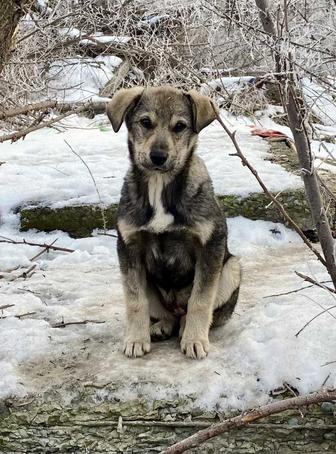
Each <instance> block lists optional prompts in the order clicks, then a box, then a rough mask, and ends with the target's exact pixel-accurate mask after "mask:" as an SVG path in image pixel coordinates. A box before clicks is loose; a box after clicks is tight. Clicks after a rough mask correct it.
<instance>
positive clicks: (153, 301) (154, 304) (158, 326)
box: [147, 286, 177, 341]
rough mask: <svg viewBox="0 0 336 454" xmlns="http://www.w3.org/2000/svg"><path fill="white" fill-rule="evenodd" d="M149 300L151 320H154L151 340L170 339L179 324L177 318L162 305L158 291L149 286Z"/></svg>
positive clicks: (151, 328)
mask: <svg viewBox="0 0 336 454" xmlns="http://www.w3.org/2000/svg"><path fill="white" fill-rule="evenodd" d="M147 298H148V302H149V314H150V318H151V320H153V323H152V325H151V327H150V334H151V339H152V340H153V341H160V340H164V339H168V338H169V337H170V336H171V335H172V332H173V330H174V327H175V325H176V324H177V318H176V317H175V316H174V315H173V314H172V313H171V312H169V311H168V310H167V309H166V308H165V307H164V306H163V305H162V303H161V301H160V296H159V294H158V291H157V290H156V289H154V288H152V287H149V286H148V288H147Z"/></svg>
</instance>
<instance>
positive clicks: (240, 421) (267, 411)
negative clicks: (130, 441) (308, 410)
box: [160, 389, 336, 454]
mask: <svg viewBox="0 0 336 454" xmlns="http://www.w3.org/2000/svg"><path fill="white" fill-rule="evenodd" d="M333 400H336V389H330V390H327V389H325V390H321V391H318V392H316V393H312V394H307V395H303V396H298V397H292V398H290V399H284V400H281V401H276V402H272V403H271V404H268V405H264V406H262V407H260V408H258V409H257V410H252V411H250V412H248V413H245V414H244V413H243V414H241V415H239V416H236V417H234V418H230V419H226V420H225V421H223V422H221V423H218V424H214V425H213V426H210V427H208V428H207V429H204V430H200V431H199V432H196V433H195V434H194V435H191V436H190V437H188V438H185V439H184V440H182V441H179V442H178V443H176V444H174V445H172V446H170V447H169V448H167V449H165V450H164V451H162V452H161V453H160V454H180V453H182V452H185V451H187V450H188V449H191V448H194V447H195V446H199V445H200V444H202V443H204V442H205V441H207V440H209V439H210V438H213V437H217V436H218V435H221V434H222V433H224V432H228V431H230V430H231V429H238V428H241V427H244V426H247V425H249V424H250V423H252V422H253V421H257V420H258V419H262V418H265V417H267V416H270V415H274V414H277V413H282V412H284V411H287V410H291V409H294V408H302V407H305V406H307V405H312V404H316V403H320V402H329V401H333Z"/></svg>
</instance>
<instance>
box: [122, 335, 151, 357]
mask: <svg viewBox="0 0 336 454" xmlns="http://www.w3.org/2000/svg"><path fill="white" fill-rule="evenodd" d="M148 352H150V340H149V339H147V338H144V339H132V338H126V339H125V341H124V353H125V355H126V356H128V357H129V358H137V357H138V356H143V355H144V354H145V353H148Z"/></svg>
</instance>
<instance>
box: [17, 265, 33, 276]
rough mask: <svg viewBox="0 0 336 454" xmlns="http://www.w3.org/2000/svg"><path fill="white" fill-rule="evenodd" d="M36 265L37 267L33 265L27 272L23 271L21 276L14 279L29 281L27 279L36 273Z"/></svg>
mask: <svg viewBox="0 0 336 454" xmlns="http://www.w3.org/2000/svg"><path fill="white" fill-rule="evenodd" d="M36 266H37V265H36V264H35V265H32V266H31V267H30V268H28V270H26V271H23V273H21V274H19V275H18V276H15V278H14V279H20V278H21V277H23V278H24V279H27V277H30V276H31V275H32V274H33V273H34V272H35V271H34V270H35V268H36Z"/></svg>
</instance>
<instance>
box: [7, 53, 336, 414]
mask: <svg viewBox="0 0 336 454" xmlns="http://www.w3.org/2000/svg"><path fill="white" fill-rule="evenodd" d="M100 58H101V57H100ZM272 109H273V110H274V109H275V108H273V107H272V108H270V110H272ZM269 114H270V112H259V113H258V115H257V117H256V118H254V119H248V118H245V117H239V118H234V117H233V116H231V115H230V114H228V113H227V112H224V111H223V112H222V117H223V119H224V121H226V122H227V124H228V125H229V126H230V128H231V129H235V130H237V139H238V142H239V144H240V145H241V148H242V150H243V152H244V154H245V155H246V157H247V158H248V159H249V161H250V162H251V163H252V164H253V166H254V167H255V168H256V169H257V171H258V172H259V174H260V175H261V177H262V179H263V181H264V182H265V184H266V185H267V186H268V187H269V189H270V190H272V191H274V192H277V191H281V190H284V189H289V188H297V187H301V181H300V179H299V178H297V177H296V176H294V175H291V174H289V173H288V172H286V171H285V170H284V169H282V168H281V167H280V166H278V165H275V164H271V163H270V162H268V161H266V160H265V158H266V157H267V153H268V144H267V142H266V141H264V140H262V139H261V138H259V137H257V136H252V135H251V128H250V126H251V125H257V126H262V127H267V128H272V129H276V130H281V131H283V132H285V133H286V134H287V135H289V132H288V128H286V127H280V126H279V125H277V124H276V123H275V122H274V121H273V120H271V119H270V118H269ZM329 132H330V131H329ZM126 139H127V137H126V129H125V127H122V129H121V131H120V132H119V133H118V134H114V133H113V132H112V129H111V127H110V125H109V123H108V120H107V119H106V117H105V116H97V117H95V119H94V120H89V119H87V118H85V117H74V116H72V117H69V118H67V119H65V120H63V121H62V122H61V123H59V124H58V125H57V129H43V130H41V131H37V132H35V133H32V134H29V135H28V136H27V137H26V139H25V140H24V141H18V142H16V143H13V144H10V143H8V142H5V143H3V144H2V148H1V160H2V161H4V164H2V165H1V166H0V175H1V179H0V216H1V224H0V236H1V237H6V238H11V239H13V240H17V241H19V240H22V238H24V239H25V240H26V241H28V242H29V241H30V242H38V243H48V244H50V243H52V242H53V241H55V240H57V241H56V243H55V245H56V246H57V245H58V246H61V247H65V248H69V249H73V250H74V252H72V253H65V252H57V251H49V252H48V253H46V252H45V253H44V254H43V255H41V256H40V257H38V258H37V259H34V260H32V258H33V257H34V256H35V255H36V254H37V253H39V252H40V251H41V248H40V247H32V246H29V245H27V244H24V245H15V244H8V243H0V306H6V305H12V306H10V307H7V308H3V309H0V345H1V349H0V370H1V374H0V399H1V398H7V397H10V396H11V397H17V398H21V397H24V396H27V395H28V394H32V395H34V394H41V393H43V392H44V391H48V390H50V389H51V388H53V387H58V388H59V389H63V390H64V391H62V393H63V398H64V399H65V400H67V398H68V396H67V392H68V391H66V389H72V391H71V392H73V391H76V390H79V389H80V388H81V387H83V386H84V385H85V386H86V384H87V383H89V384H90V383H92V384H94V386H95V388H94V389H97V386H98V387H102V388H103V392H104V398H105V399H109V398H111V399H113V398H120V399H132V398H137V397H138V396H139V395H141V396H144V397H145V398H146V399H148V400H149V401H152V400H155V399H160V398H164V399H167V398H174V397H176V396H178V397H182V398H184V399H185V397H186V396H188V397H190V399H189V401H190V405H193V406H196V407H197V406H201V407H203V408H207V409H216V410H218V411H225V410H228V409H232V408H234V409H246V408H252V407H256V406H258V405H260V404H263V403H265V402H267V401H268V400H269V399H270V397H269V393H270V391H272V390H273V389H275V388H278V387H281V386H282V385H283V384H284V383H288V384H289V385H291V386H293V387H294V388H296V389H297V390H298V391H299V392H301V393H304V392H310V391H315V390H318V389H320V387H321V386H322V384H323V383H324V382H325V380H326V378H327V377H328V378H327V382H326V385H327V386H335V385H336V374H335V372H336V371H335V364H334V363H333V361H335V356H334V346H335V342H336V330H334V329H333V325H332V323H334V322H335V321H334V319H333V318H332V315H334V316H336V311H335V309H333V308H332V306H333V305H334V304H335V303H334V298H333V295H332V294H330V293H328V292H327V291H325V290H323V289H320V288H315V287H313V288H311V287H310V288H304V289H302V290H300V291H296V292H295V293H289V294H283V295H278V296H272V295H275V294H281V293H286V292H288V291H289V290H297V289H299V288H301V287H306V284H305V283H303V281H302V280H301V279H300V278H299V277H298V276H297V275H296V274H295V273H294V271H300V272H302V273H304V274H308V275H311V276H313V278H315V279H317V280H326V279H328V276H327V275H326V273H325V271H324V269H323V268H322V266H321V265H320V264H319V263H318V262H317V261H316V258H315V256H313V255H312V254H311V252H309V251H308V250H307V248H306V247H305V246H304V245H303V244H302V241H301V239H300V238H299V237H298V236H297V235H296V234H295V233H294V232H292V231H291V230H289V229H287V228H286V227H284V226H283V225H281V224H274V223H271V222H264V221H251V220H247V219H245V218H242V217H238V218H234V219H228V230H229V248H230V250H231V252H232V253H234V254H236V255H238V256H240V258H241V263H242V267H243V283H242V288H241V294H240V300H239V303H238V305H237V308H236V311H235V313H234V316H233V317H232V319H231V320H230V321H229V322H228V323H227V325H226V326H225V327H224V328H219V329H217V330H213V331H212V332H211V335H210V340H211V350H210V353H209V356H208V358H207V359H205V360H204V361H199V362H198V361H191V360H189V359H187V358H185V357H184V356H183V355H182V353H181V352H180V349H179V344H178V341H177V339H171V340H169V341H165V342H161V343H156V344H152V351H151V353H150V354H149V355H146V356H145V357H144V358H138V359H134V360H129V359H127V358H125V357H124V355H123V354H122V352H121V345H122V333H123V330H124V311H125V308H124V304H123V296H122V287H121V279H120V273H119V268H118V260H117V254H116V238H115V237H114V236H107V235H102V234H101V233H102V232H99V231H96V232H94V235H93V236H92V237H90V238H82V239H73V238H70V237H69V236H68V235H67V234H66V233H64V232H59V231H57V232H52V233H44V232H35V231H29V232H26V233H25V234H24V237H23V234H22V233H21V232H19V215H18V214H15V209H16V208H17V207H19V206H21V205H29V204H37V203H39V204H42V205H48V206H51V207H61V206H69V205H76V204H84V203H85V204H88V203H98V202H99V203H103V204H110V203H115V202H117V201H118V198H119V194H120V188H121V184H122V181H123V178H124V174H125V172H126V169H127V166H128V158H127V154H128V152H127V145H126ZM65 141H67V142H68V143H69V144H70V145H71V146H72V147H73V149H74V150H75V151H76V152H77V153H79V155H80V156H81V157H82V158H83V159H84V160H85V162H86V163H87V165H88V166H89V167H90V169H91V171H92V174H93V175H94V179H95V182H96V184H97V187H98V190H99V194H100V197H99V196H98V194H97V190H96V188H95V184H94V182H93V181H92V178H91V176H90V174H89V172H88V170H87V168H86V167H85V165H84V164H83V163H82V162H81V161H80V160H79V158H78V157H77V156H75V155H74V154H73V153H72V152H71V150H70V148H69V147H68V146H67V144H66V142H65ZM329 145H330V147H331V148H330V150H329V151H330V152H331V153H334V151H335V150H334V147H333V145H332V144H329ZM312 147H313V151H314V153H315V154H316V156H317V158H318V159H321V160H323V159H325V157H326V155H325V153H324V151H322V149H321V147H320V145H319V143H318V142H316V143H315V142H313V144H312ZM198 152H199V154H200V155H201V156H202V157H203V159H204V160H205V162H206V164H207V167H208V169H209V172H210V175H211V177H212V179H213V182H214V188H215V191H216V193H217V194H237V195H240V196H246V195H248V194H249V193H251V192H256V191H260V188H259V187H258V185H257V183H256V182H255V180H254V178H253V177H252V176H251V175H250V173H249V171H248V170H247V169H246V168H245V167H243V166H242V165H241V162H240V160H239V159H238V158H237V157H234V156H230V154H232V153H234V152H235V150H234V148H233V146H232V144H231V142H230V140H229V139H228V137H227V136H226V135H225V133H224V131H223V130H222V128H221V127H220V125H219V124H218V123H215V122H214V123H213V124H211V125H210V126H209V127H208V128H206V129H205V130H204V131H202V133H201V135H200V141H199V148H198ZM108 233H109V234H110V235H115V232H108ZM0 239H1V238H0ZM32 265H35V268H34V269H33V270H32V274H31V276H30V277H28V278H23V277H20V276H22V274H23V272H24V271H27V270H28V269H29V268H31V266H32ZM323 308H330V310H329V312H326V313H325V314H323V315H321V316H320V317H318V318H317V319H316V320H314V321H313V322H312V323H311V324H309V325H308V326H307V327H306V328H305V329H304V330H303V332H302V333H301V334H299V335H298V336H295V334H296V333H297V332H298V331H299V330H300V329H301V328H302V327H303V326H304V325H305V323H307V322H308V321H309V320H310V319H312V318H313V317H314V316H316V315H317V314H318V313H319V312H321V311H322V310H323ZM31 312H33V314H31V315H23V314H27V313H31ZM331 314H332V315H331ZM22 315H23V316H22ZM15 316H17V317H15ZM18 316H22V317H21V318H18ZM2 317H3V318H2ZM84 320H91V322H89V323H87V324H85V325H68V326H66V327H64V328H55V327H53V326H54V325H55V324H57V323H60V322H65V323H69V322H80V321H84ZM98 322H104V323H98ZM163 358H164V360H163ZM328 362H331V364H329V365H325V364H326V363H328ZM50 364H52V365H53V367H52V368H51V367H50ZM167 370H174V374H169V373H167ZM153 371H155V374H153ZM153 375H154V377H153ZM195 377H196V378H195ZM65 383H66V384H67V385H69V386H66V387H65V386H63V385H64V384H65ZM108 383H112V384H113V390H111V389H110V388H109V387H108V386H107V384H108ZM93 392H97V393H99V392H100V391H93ZM97 397H99V396H97Z"/></svg>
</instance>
